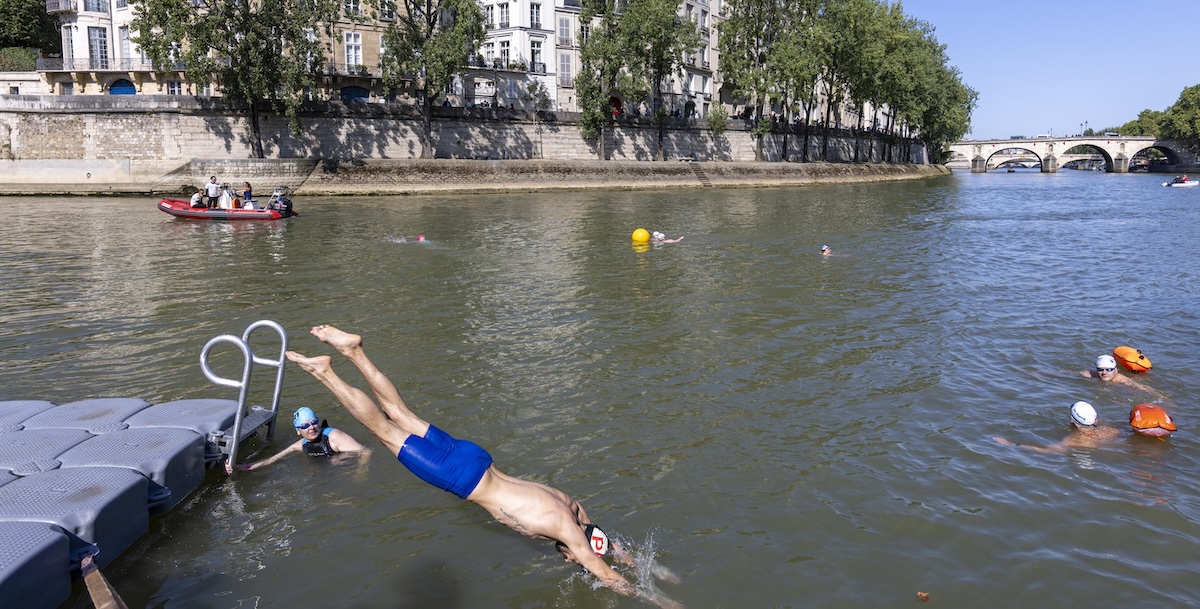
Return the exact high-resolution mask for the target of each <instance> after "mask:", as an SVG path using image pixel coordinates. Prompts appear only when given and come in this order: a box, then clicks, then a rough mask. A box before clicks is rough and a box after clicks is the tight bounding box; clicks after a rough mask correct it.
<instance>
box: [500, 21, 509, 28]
mask: <svg viewBox="0 0 1200 609" xmlns="http://www.w3.org/2000/svg"><path fill="white" fill-rule="evenodd" d="M507 28H508V22H507V21H501V22H500V29H502V30H503V29H507Z"/></svg>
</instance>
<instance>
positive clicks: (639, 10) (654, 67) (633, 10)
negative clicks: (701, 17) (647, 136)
mask: <svg viewBox="0 0 1200 609" xmlns="http://www.w3.org/2000/svg"><path fill="white" fill-rule="evenodd" d="M678 7H679V3H678V2H677V1H676V0H628V3H627V4H626V7H625V12H624V14H623V15H622V18H621V27H620V39H621V42H622V44H623V45H624V47H625V51H626V53H627V54H628V62H627V63H626V68H627V69H628V70H629V73H630V76H631V79H632V82H633V83H637V84H640V85H641V87H640V89H641V91H637V92H636V93H641V92H642V91H645V92H646V93H647V94H649V95H650V96H651V107H652V108H653V109H654V118H655V122H656V123H657V125H658V146H657V151H656V153H655V159H656V160H659V161H661V160H663V159H664V158H665V157H664V154H665V153H664V151H663V140H664V134H665V130H666V118H667V107H666V103H665V102H664V101H663V85H664V83H665V82H667V81H669V80H670V79H671V78H672V77H673V76H675V75H676V74H677V73H678V72H679V71H680V68H681V67H682V65H683V56H684V54H685V53H694V52H695V51H696V50H697V49H698V48H699V46H700V43H701V38H700V30H699V27H698V26H697V24H695V23H693V22H691V21H688V20H686V19H682V18H680V17H679V15H677V14H676V12H675V11H676V10H677V9H678ZM636 93H635V95H636ZM637 97H641V95H637Z"/></svg>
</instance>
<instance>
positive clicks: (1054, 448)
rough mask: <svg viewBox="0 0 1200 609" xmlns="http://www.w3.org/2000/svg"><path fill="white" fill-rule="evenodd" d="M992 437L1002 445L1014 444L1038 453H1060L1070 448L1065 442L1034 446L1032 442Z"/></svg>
mask: <svg viewBox="0 0 1200 609" xmlns="http://www.w3.org/2000/svg"><path fill="white" fill-rule="evenodd" d="M992 439H993V440H995V441H996V443H998V444H1003V445H1004V446H1015V447H1017V448H1026V449H1029V450H1032V451H1034V452H1039V453H1043V454H1050V453H1060V454H1061V453H1065V452H1067V450H1069V449H1070V447H1069V446H1067V444H1066V442H1055V443H1054V444H1051V445H1050V446H1046V447H1042V446H1034V445H1032V444H1017V443H1016V442H1013V441H1012V440H1008V439H1006V438H1001V437H1000V436H992Z"/></svg>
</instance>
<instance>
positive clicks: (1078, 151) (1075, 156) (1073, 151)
mask: <svg viewBox="0 0 1200 609" xmlns="http://www.w3.org/2000/svg"><path fill="white" fill-rule="evenodd" d="M1096 157H1100V158H1099V159H1097V158H1096ZM1058 163H1059V167H1060V168H1062V169H1085V170H1103V171H1106V172H1108V173H1112V172H1113V171H1115V170H1116V168H1117V165H1118V163H1116V159H1114V158H1113V156H1112V155H1111V154H1109V153H1108V151H1107V150H1105V149H1104V148H1102V147H1100V146H1096V145H1094V144H1080V145H1078V146H1071V147H1070V148H1067V149H1066V151H1064V152H1063V153H1062V154H1060V155H1059V157H1058Z"/></svg>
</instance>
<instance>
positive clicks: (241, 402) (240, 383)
mask: <svg viewBox="0 0 1200 609" xmlns="http://www.w3.org/2000/svg"><path fill="white" fill-rule="evenodd" d="M264 327H265V328H271V329H273V330H275V332H276V333H277V334H279V340H280V343H279V357H277V358H274V359H272V358H268V357H262V356H260V355H257V354H255V353H254V350H253V349H252V348H251V347H250V336H251V334H253V333H254V331H255V330H257V329H259V328H264ZM220 343H231V344H233V345H234V346H235V347H237V348H238V349H239V350H240V351H241V352H242V359H243V361H242V377H241V379H230V378H225V377H222V376H220V375H218V374H217V373H215V372H213V370H212V368H211V367H210V366H209V361H208V359H209V353H210V352H211V351H212V349H213V347H216V346H217V345H218V344H220ZM287 348H288V339H287V332H286V331H284V329H283V326H281V325H279V324H278V323H276V322H274V321H271V320H267V319H264V320H260V321H256V322H254V323H252V324H250V325H249V326H248V327H247V328H246V331H245V332H243V333H242V336H241V338H239V337H237V336H233V335H232V334H222V335H220V336H215V337H213V338H212V339H211V340H209V341H208V343H206V344H205V345H204V348H203V349H201V350H200V369H201V370H202V371H203V372H204V376H205V377H207V378H208V380H210V381H212V382H213V383H216V384H217V385H222V386H224V387H234V388H236V389H237V390H238V400H237V404H238V405H237V416H236V417H235V418H234V421H233V430H232V435H233V437H232V438H225V440H226V446H227V447H228V451H226V452H227V453H228V455H229V462H230V463H237V455H238V447H239V445H240V444H241V441H242V421H243V419H245V417H246V415H247V414H249V410H248V408H247V404H246V398H247V396H248V395H249V392H250V377H251V373H252V372H253V369H254V364H258V365H260V366H273V367H274V368H276V372H275V389H274V392H273V394H272V396H271V415H270V417H269V420H268V422H267V435H266V440H267V441H270V439H271V437H272V436H273V435H274V434H275V423H276V421H277V419H278V414H279V402H280V397H281V394H282V392H283V373H284V370H285V369H286V366H284V363H285V362H286V361H287V357H286V354H287ZM255 409H256V410H261V409H260V408H259V407H257V406H256V407H255ZM261 424H262V423H257V424H256V425H261Z"/></svg>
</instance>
